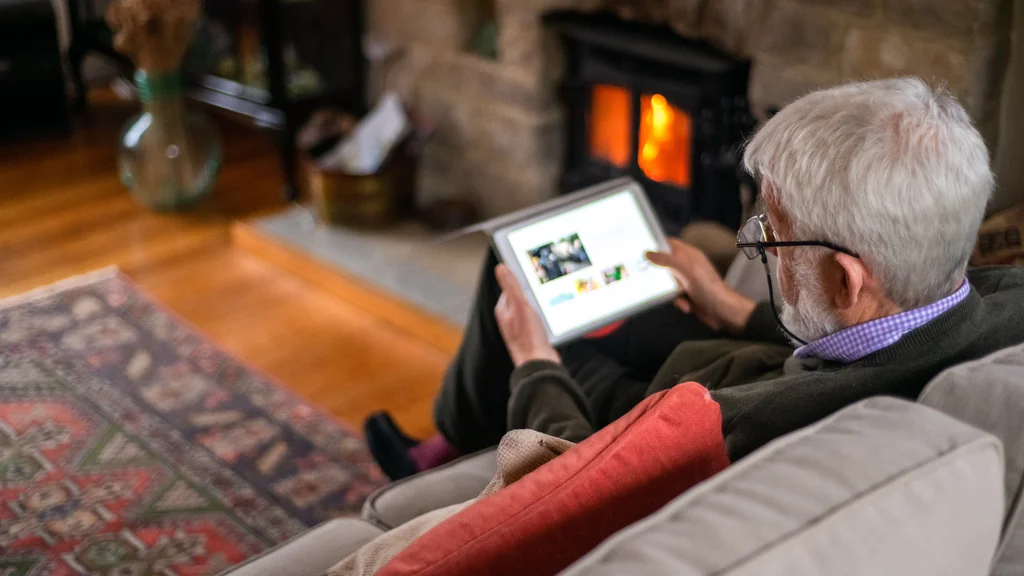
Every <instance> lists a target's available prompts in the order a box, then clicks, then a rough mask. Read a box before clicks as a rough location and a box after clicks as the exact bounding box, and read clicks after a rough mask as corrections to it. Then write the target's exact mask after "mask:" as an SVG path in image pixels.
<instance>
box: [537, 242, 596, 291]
mask: <svg viewBox="0 0 1024 576" xmlns="http://www.w3.org/2000/svg"><path fill="white" fill-rule="evenodd" d="M527 254H529V256H530V261H531V262H532V263H533V270H534V272H536V273H537V278H538V279H540V283H541V284H544V283H545V282H551V281H552V280H556V279H558V278H561V277H562V276H565V275H566V274H572V273H573V272H576V271H578V270H583V269H584V268H586V267H588V266H590V256H588V255H587V250H586V249H585V248H584V247H583V242H582V241H581V240H580V236H579V234H570V235H569V236H566V237H564V238H562V239H560V240H558V241H556V242H549V243H548V244H544V245H543V246H538V247H537V248H534V249H533V250H530V251H528V252H527Z"/></svg>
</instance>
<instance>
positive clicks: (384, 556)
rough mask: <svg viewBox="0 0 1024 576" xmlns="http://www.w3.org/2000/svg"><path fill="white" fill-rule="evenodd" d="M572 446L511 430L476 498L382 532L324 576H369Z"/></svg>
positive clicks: (533, 434)
mask: <svg viewBox="0 0 1024 576" xmlns="http://www.w3.org/2000/svg"><path fill="white" fill-rule="evenodd" d="M573 446H574V444H573V443H572V442H568V441H566V440H562V439H561V438H555V437H554V436H548V435H547V434H541V433H540V432H535V431H533V430H512V431H511V432H509V433H507V434H505V436H504V437H502V439H501V443H500V444H498V470H497V472H495V474H494V478H492V479H491V482H490V484H488V485H487V488H484V491H483V492H481V493H480V496H478V497H477V498H474V499H473V500H470V501H469V502H462V503H461V504H453V505H451V506H448V507H445V508H441V509H439V510H434V511H433V512H427V513H426V514H424V515H422V516H419V517H417V518H413V519H412V520H410V521H408V522H406V523H405V524H402V525H401V526H399V527H397V528H395V529H393V530H391V531H390V532H385V533H384V534H381V535H380V536H378V537H377V538H375V539H374V540H373V541H372V542H370V543H368V544H366V545H365V546H363V547H362V548H360V549H359V550H357V551H356V552H354V553H353V554H352V555H351V556H349V557H348V558H345V559H344V560H342V561H341V562H339V563H337V564H335V565H334V567H332V568H331V569H330V570H329V571H328V576H369V575H371V574H374V573H376V572H377V571H378V570H380V569H381V568H383V567H384V565H385V564H387V563H388V562H389V561H390V560H391V559H392V558H394V557H395V555H396V554H398V553H399V552H401V551H402V550H403V549H404V548H405V547H406V546H408V545H409V544H411V543H412V541H413V540H415V539H416V538H418V537H419V536H420V535H421V534H423V533H425V532H427V531H428V530H430V529H431V528H433V527H434V526H437V525H438V524H440V523H441V522H443V521H445V520H447V519H448V518H450V517H452V516H454V515H455V514H457V513H458V512H459V511H461V510H462V509H463V508H466V507H467V506H470V505H471V504H473V503H474V502H476V501H477V500H479V499H480V498H486V497H487V496H490V495H491V494H494V493H495V492H497V491H498V490H501V489H502V488H504V487H505V486H508V485H510V484H512V483H514V482H516V481H518V480H519V479H520V478H522V477H523V476H526V475H527V474H529V473H530V472H532V471H534V470H536V469H537V468H540V467H541V466H542V465H544V464H545V463H547V462H550V461H551V460H554V459H555V458H556V457H557V456H558V455H560V454H562V453H563V452H565V451H566V450H568V449H569V448H572V447H573Z"/></svg>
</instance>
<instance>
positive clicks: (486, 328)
mask: <svg viewBox="0 0 1024 576" xmlns="http://www.w3.org/2000/svg"><path fill="white" fill-rule="evenodd" d="M744 162H745V164H746V167H747V169H748V170H749V171H750V173H751V174H753V175H754V176H755V177H756V178H757V180H758V182H759V184H760V189H761V198H762V202H763V204H764V207H765V213H764V214H762V215H759V216H757V217H755V218H752V219H751V220H750V221H748V222H747V223H746V224H745V225H744V226H743V228H742V229H741V230H740V233H739V238H738V240H739V241H738V243H737V246H738V247H739V248H740V249H741V250H742V251H743V252H744V253H745V254H746V255H747V256H748V257H749V258H751V259H760V261H761V262H763V263H764V264H765V266H764V267H765V272H766V273H769V267H768V259H767V256H766V252H772V253H774V254H776V255H777V256H778V262H779V265H778V276H779V278H778V280H779V286H780V292H781V294H778V295H777V296H779V298H778V299H779V300H780V309H781V311H780V312H778V313H777V312H776V306H775V302H774V300H775V295H774V294H773V297H772V298H771V299H770V301H769V302H762V303H756V302H753V301H751V300H749V299H747V298H746V297H744V296H742V295H740V294H739V293H737V292H735V291H734V290H732V289H731V288H729V287H728V286H727V285H726V283H725V282H724V281H723V279H722V278H721V276H719V274H718V273H717V271H716V270H715V269H714V267H713V266H712V265H711V263H710V262H709V261H708V259H707V257H706V256H704V255H703V254H702V253H701V252H700V251H699V250H697V249H696V248H694V247H692V246H689V245H687V244H684V243H683V242H679V241H672V242H671V245H672V250H671V253H669V254H661V253H652V254H650V255H649V258H650V260H651V261H652V262H654V263H655V264H658V265H661V266H666V267H668V268H671V269H672V270H673V272H674V273H675V275H676V277H677V279H678V281H679V284H680V287H681V288H682V294H681V296H680V298H679V299H678V300H677V301H676V302H675V309H672V308H664V309H659V310H656V311H654V312H652V313H648V314H643V315H640V316H638V317H636V318H633V319H631V320H630V321H629V322H628V323H627V324H626V325H625V326H623V327H622V328H620V329H619V330H618V331H616V332H615V333H613V334H612V335H610V336H607V337H605V338H601V339H597V340H590V341H581V342H578V343H575V344H571V345H569V346H565V347H561V348H559V349H558V350H556V349H554V348H552V347H551V346H550V345H549V344H548V342H547V340H546V338H545V335H544V330H543V328H542V326H541V323H540V321H539V319H538V318H537V316H536V315H535V313H534V312H533V310H532V309H531V308H530V306H529V304H528V303H527V301H526V299H525V298H524V296H523V294H522V291H521V289H520V287H519V285H518V284H517V283H516V281H515V279H514V278H513V276H512V275H511V273H510V272H509V271H508V269H506V268H505V267H504V266H503V265H497V266H496V268H494V275H493V276H492V275H491V274H490V271H489V270H488V271H487V273H486V274H485V277H484V280H483V282H482V283H481V288H480V294H479V295H478V308H477V313H476V314H475V315H474V317H473V318H472V319H471V321H470V324H469V326H468V329H467V332H466V336H465V340H464V342H463V345H462V348H461V349H460V352H459V355H458V356H457V357H456V359H455V360H454V362H453V364H452V366H451V368H450V369H449V372H448V375H447V376H446V378H445V381H444V384H443V387H442V390H441V394H440V396H439V398H438V401H437V404H436V409H435V420H436V423H437V426H438V429H439V430H440V432H441V435H440V436H439V437H437V438H435V439H434V440H431V441H430V442H429V443H424V444H422V445H416V443H415V442H414V441H412V440H411V439H408V438H407V437H405V436H404V435H402V434H401V433H400V432H399V431H398V429H397V427H395V426H394V423H393V422H391V420H390V419H389V418H387V417H386V415H380V416H377V417H375V418H374V419H371V420H370V421H369V422H368V426H367V432H368V437H369V440H370V443H371V447H372V448H373V450H374V453H375V455H376V456H377V458H378V460H379V461H380V462H381V464H382V465H384V467H385V470H386V471H387V472H388V473H389V474H392V475H393V476H402V475H406V474H408V473H413V472H415V471H418V470H421V469H424V468H427V467H430V465H431V461H430V456H433V457H434V459H435V461H436V460H437V458H438V457H439V456H438V455H439V454H441V455H444V454H447V455H451V454H455V453H458V452H463V453H467V452H470V451H473V450H477V449H480V448H484V447H486V446H489V445H493V444H495V443H496V442H497V441H498V440H499V439H500V437H501V435H502V434H503V433H504V432H505V431H506V430H507V429H513V428H532V429H535V430H538V431H541V432H545V433H548V434H552V435H555V436H560V437H562V438H565V439H568V440H572V441H579V440H582V439H583V438H586V437H587V436H589V435H590V434H591V433H593V431H594V430H595V429H596V428H598V427H601V426H604V425H605V424H607V423H609V422H611V421H612V420H614V419H616V418H618V417H619V416H621V415H623V414H625V413H626V412H627V411H628V410H629V409H630V408H632V407H633V406H635V405H636V404H637V403H638V402H640V401H641V400H642V399H643V398H644V397H645V396H647V395H649V394H653V393H655V392H659V391H661V390H664V389H666V388H670V387H672V386H675V385H676V384H678V383H680V382H687V381H695V382H699V383H700V384H702V385H704V386H706V387H707V388H708V389H709V390H710V391H711V396H712V397H713V398H714V399H715V400H716V401H717V402H718V404H719V405H720V407H721V410H722V417H723V435H724V437H725V440H726V445H727V448H728V451H729V456H730V458H731V459H733V460H736V459H738V458H741V457H743V456H744V455H746V454H749V453H750V452H751V451H753V450H755V449H757V448H759V447H760V446H762V445H763V444H765V443H766V442H768V441H770V440H772V439H773V438H776V437H778V436H780V435H783V434H786V433H788V432H791V431H793V430H796V429H798V428H800V427H803V426H806V425H808V424H811V423H813V422H815V421H817V420H819V419H821V418H823V417H825V416H828V415H829V414H831V413H833V412H835V411H836V410H839V409H840V408H843V407H844V406H847V405H849V404H852V403H854V402H857V401H859V400H861V399H864V398H867V397H870V396H874V395H891V396H900V397H904V398H909V399H915V398H916V397H917V396H918V394H919V393H920V392H921V390H922V389H923V387H924V386H925V384H927V382H928V381H929V380H931V379H932V378H933V377H934V376H935V375H937V374H938V373H939V372H940V371H942V370H943V369H945V368H947V367H949V366H951V365H954V364H957V363H960V362H964V361H967V360H970V359H972V358H978V357H980V356H983V355H985V354H988V353H990V352H993V351H995V350H998V349H1000V348H1003V347H1007V346H1010V345H1013V344H1016V343H1019V342H1022V341H1024V270H1022V269H1020V268H1013V267H1004V268H987V269H978V270H972V271H970V272H968V271H967V261H968V258H969V257H970V254H971V252H972V248H973V246H974V243H975V237H976V235H977V232H978V228H979V226H980V224H981V220H982V217H983V214H984V211H985V207H986V204H987V202H988V199H989V197H990V195H991V193H992V191H993V187H994V181H993V176H992V172H991V170H990V167H989V155H988V152H987V150H986V148H985V144H984V142H983V141H982V139H981V136H980V135H979V134H978V132H977V130H976V129H975V128H974V126H973V124H972V122H971V120H970V118H969V117H968V115H967V114H966V112H965V111H964V110H963V108H962V107H961V106H960V105H959V104H958V103H957V101H956V100H955V99H954V98H953V97H951V96H950V95H949V94H947V93H946V92H944V91H936V90H932V89H930V88H929V87H928V86H926V85H925V84H924V83H923V82H921V81H920V80H917V79H912V78H907V79H893V80H884V81H876V82H864V83H856V84H848V85H845V86H839V87H836V88H832V89H828V90H821V91H818V92H814V93H811V94H808V95H807V96H805V97H803V98H801V99H799V100H797V101H796V102H794V103H792V104H790V105H789V106H787V107H786V108H784V109H783V110H782V111H780V112H779V113H778V114H777V115H775V116H774V117H773V118H772V119H771V120H769V121H768V122H767V123H765V124H764V126H763V127H762V128H761V129H760V130H759V131H758V132H757V134H756V135H755V136H754V138H753V139H752V140H751V141H750V143H749V145H748V146H747V149H746V152H745V156H744ZM494 264H496V262H492V266H493V265H494ZM770 285H771V284H770V274H769V286H770ZM499 292H500V293H499ZM492 310H493V315H492V313H491V311H492ZM694 318H696V319H697V320H694ZM698 321H699V322H698ZM794 346H795V350H794ZM659 366H660V369H658V368H657V367H659ZM506 383H508V384H506ZM438 446H440V447H441V449H440V450H438V449H437V448H438ZM428 448H430V449H428ZM417 451H419V453H418V452H417ZM421 457H422V458H421ZM440 457H441V458H443V457H444V456H440ZM417 458H420V459H419V460H417Z"/></svg>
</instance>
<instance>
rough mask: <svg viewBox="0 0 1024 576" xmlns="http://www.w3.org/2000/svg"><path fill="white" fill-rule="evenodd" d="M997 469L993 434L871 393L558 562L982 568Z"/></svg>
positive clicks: (995, 513) (595, 567)
mask: <svg viewBox="0 0 1024 576" xmlns="http://www.w3.org/2000/svg"><path fill="white" fill-rule="evenodd" d="M1002 476H1003V466H1002V451H1001V448H1000V444H999V442H998V440H996V439H995V438H993V437H992V436H990V435H988V434H986V433H984V432H982V431H980V430H978V429H976V428H973V427H971V426H968V425H966V424H963V423H961V422H958V421H957V420H954V419H953V418H951V417H949V416H946V415H944V414H941V413H939V412H936V411H934V410H931V409H929V408H927V407H924V406H921V405H918V404H914V403H910V402H905V401H902V400H896V399H891V398H874V399H870V400H866V401H864V402H861V403H859V404H856V405H854V406H851V407H849V408H846V409H844V410H842V411H840V412H838V413H837V414H835V415H833V416H832V417H830V418H828V419H826V420H824V421H822V422H820V423H818V424H816V425H814V426H811V427H809V428H805V429H803V430H800V431H798V432H795V433H793V434H790V435H788V436H786V437H783V438H781V439H778V440H776V441H774V442H772V443H770V444H768V445H767V446H766V447H764V448H763V449H761V450H759V451H757V452H755V453H754V454H752V455H750V456H748V457H747V458H745V459H743V460H741V461H740V462H738V463H737V464H734V465H733V466H732V467H731V468H729V469H728V470H726V471H725V472H723V473H721V474H719V475H718V476H716V477H715V478H713V479H711V480H709V481H707V482H705V483H703V484H701V485H699V486H697V487H696V488H694V489H692V490H690V491H689V492H687V493H685V494H683V495H682V496H680V497H679V498H677V499H675V500H674V501H672V502H671V503H669V504H668V505H667V506H665V507H664V508H662V509H661V510H659V511H658V512H656V513H655V514H653V515H651V516H649V517H648V518H646V519H644V520H642V521H640V522H638V523H636V524H634V525H632V526H630V527H629V528H626V529H625V530H622V531H620V532H619V533H618V534H616V535H615V536H612V537H611V538H609V539H608V540H606V541H605V542H604V543H603V544H602V545H601V546H599V547H598V548H597V549H595V550H594V551H593V552H592V553H590V554H588V555H587V556H586V557H584V558H583V559H581V560H580V561H579V562H577V563H576V564H574V565H573V566H572V567H570V568H569V569H568V570H566V571H565V572H563V574H564V575H573V576H576V575H596V574H608V575H612V574H615V575H618V574H645V575H659V574H664V575H666V576H667V575H673V576H706V575H711V574H714V575H716V576H754V575H757V576H766V575H776V574H777V575H780V576H783V575H784V576H812V575H813V576H818V575H821V574H830V575H835V574H843V575H858V576H861V575H862V576H876V575H879V574H899V575H900V576H914V575H920V576H964V575H982V574H986V573H987V571H988V567H989V563H990V561H991V558H992V554H993V553H994V551H995V549H996V544H997V541H998V537H999V530H1000V526H1001V523H1002V516H1003V490H1002Z"/></svg>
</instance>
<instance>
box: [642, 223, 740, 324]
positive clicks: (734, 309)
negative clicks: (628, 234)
mask: <svg viewBox="0 0 1024 576" xmlns="http://www.w3.org/2000/svg"><path fill="white" fill-rule="evenodd" d="M668 242H669V248H670V249H671V250H670V252H669V253H668V254H665V253H662V252H648V253H647V259H648V260H650V261H651V262H652V263H653V264H657V265H658V266H664V267H666V268H669V269H670V270H672V274H673V275H674V276H675V277H676V281H678V282H679V287H680V288H682V290H683V295H682V296H681V297H680V298H678V299H676V307H677V308H679V309H680V310H682V311H683V312H686V313H687V314H690V313H692V314H696V315H697V318H698V319H699V320H700V321H701V322H703V323H704V324H706V325H707V326H709V327H710V328H713V329H715V330H723V329H724V330H728V331H729V332H732V333H734V334H737V333H739V332H742V331H743V329H744V328H745V327H746V325H747V321H748V320H750V315H751V314H752V313H753V311H754V307H755V306H756V302H754V301H753V300H751V299H749V298H747V297H745V296H743V295H742V294H740V293H738V292H736V291H735V290H733V289H732V288H729V286H728V285H727V284H726V283H725V280H723V279H722V277H721V276H720V275H719V274H718V271H717V270H715V267H714V265H712V264H711V261H710V260H708V257H707V256H705V255H704V253H703V252H701V251H700V250H698V249H697V248H695V247H693V246H691V245H689V244H687V243H685V242H682V241H680V240H676V239H675V238H670V239H669V241H668Z"/></svg>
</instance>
